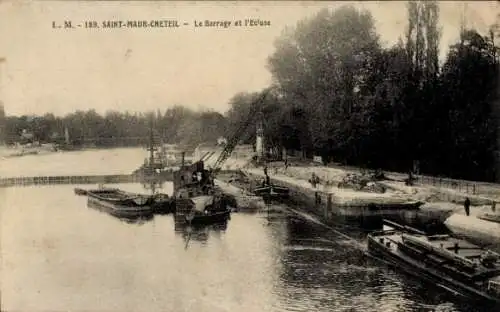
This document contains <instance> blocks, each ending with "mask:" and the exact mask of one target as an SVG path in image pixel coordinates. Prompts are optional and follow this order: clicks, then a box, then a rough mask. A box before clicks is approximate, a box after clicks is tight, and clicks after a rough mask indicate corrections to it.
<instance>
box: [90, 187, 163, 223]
mask: <svg viewBox="0 0 500 312" xmlns="http://www.w3.org/2000/svg"><path fill="white" fill-rule="evenodd" d="M86 195H87V198H88V200H87V205H88V206H89V207H92V208H96V209H98V210H102V211H105V212H107V213H109V214H111V215H113V216H115V217H119V218H140V217H145V218H147V217H149V216H150V215H152V214H153V208H152V206H153V205H154V204H155V198H154V197H153V196H144V195H139V194H132V193H128V192H124V191H121V190H119V189H98V190H88V191H87V192H86Z"/></svg>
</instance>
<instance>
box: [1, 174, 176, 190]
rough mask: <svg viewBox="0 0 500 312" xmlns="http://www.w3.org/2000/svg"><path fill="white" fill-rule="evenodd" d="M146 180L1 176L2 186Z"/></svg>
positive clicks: (140, 180)
mask: <svg viewBox="0 0 500 312" xmlns="http://www.w3.org/2000/svg"><path fill="white" fill-rule="evenodd" d="M166 181H171V179H166V178H162V179H161V182H166ZM144 182H148V179H146V178H144V177H142V176H137V175H134V174H115V175H65V176H36V177H11V178H0V187H16V186H30V185H53V184H118V183H144ZM157 182H160V181H157Z"/></svg>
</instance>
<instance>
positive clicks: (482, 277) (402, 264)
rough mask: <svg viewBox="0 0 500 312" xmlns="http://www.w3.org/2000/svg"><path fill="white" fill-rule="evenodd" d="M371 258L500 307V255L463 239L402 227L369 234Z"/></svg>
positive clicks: (447, 288)
mask: <svg viewBox="0 0 500 312" xmlns="http://www.w3.org/2000/svg"><path fill="white" fill-rule="evenodd" d="M368 254H369V255H370V256H373V257H374V258H376V259H379V260H382V261H384V262H386V263H388V264H390V265H392V266H394V267H397V268H400V269H402V270H404V271H406V272H407V273H409V274H412V275H415V276H417V277H419V278H422V279H423V280H426V281H428V282H431V283H433V284H435V285H437V286H440V287H441V288H444V289H446V290H448V291H451V292H453V293H455V294H459V295H462V296H464V297H466V298H469V299H473V300H474V301H475V300H477V301H479V302H490V303H494V304H500V255H499V254H497V253H494V252H492V251H490V250H486V249H483V248H481V247H479V246H477V245H474V244H471V243H469V242H467V241H465V240H463V239H459V238H455V237H453V236H450V235H425V234H424V233H421V232H419V231H416V230H415V231H411V230H409V229H408V227H403V226H401V227H400V228H399V229H397V228H391V229H388V230H382V231H375V232H373V233H371V234H369V235H368Z"/></svg>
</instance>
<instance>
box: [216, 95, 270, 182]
mask: <svg viewBox="0 0 500 312" xmlns="http://www.w3.org/2000/svg"><path fill="white" fill-rule="evenodd" d="M268 93H269V89H266V90H264V92H263V93H262V94H261V95H260V96H259V98H258V99H257V100H256V101H254V102H253V103H252V104H251V106H250V113H249V114H248V117H247V118H246V119H245V121H244V122H243V123H242V124H241V125H240V126H239V127H238V128H237V130H236V131H235V133H234V134H233V136H231V138H229V140H228V141H227V144H226V145H225V146H224V149H223V150H222V152H221V154H220V155H219V157H218V158H217V160H216V161H215V164H214V167H213V172H214V173H216V172H218V171H219V170H220V168H221V166H222V165H223V164H224V162H225V161H226V160H227V159H228V158H229V156H230V155H231V153H232V152H233V150H234V148H235V147H236V145H237V144H238V141H239V140H240V139H241V137H242V136H243V134H244V133H245V131H246V129H247V128H248V126H249V125H250V124H251V123H252V122H253V121H254V120H255V118H256V117H257V116H260V115H261V114H260V108H259V106H260V105H258V104H260V103H262V102H263V101H264V99H265V98H266V96H267V94H268ZM259 128H260V131H261V132H262V131H263V130H262V127H257V129H258V130H257V131H258V132H259ZM257 135H259V133H257ZM261 135H262V133H261Z"/></svg>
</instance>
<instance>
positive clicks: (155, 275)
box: [0, 149, 487, 312]
mask: <svg viewBox="0 0 500 312" xmlns="http://www.w3.org/2000/svg"><path fill="white" fill-rule="evenodd" d="M144 154H145V152H144V151H141V150H136V149H122V150H105V151H86V152H72V153H56V154H53V155H44V156H38V157H37V156H25V157H20V158H17V159H8V160H0V176H14V175H16V174H17V175H25V176H29V175H42V174H48V173H50V174H52V175H61V174H72V173H73V174H84V173H86V172H87V171H86V170H85V168H87V169H88V174H95V173H100V174H106V173H109V174H112V173H128V172H130V171H132V170H133V169H135V168H136V167H137V166H138V165H139V164H140V163H141V162H142V161H143V158H144ZM74 187H77V186H75V185H63V186H60V185H58V186H33V187H19V188H4V189H1V188H0V213H1V214H0V217H1V218H0V222H1V223H0V226H1V227H0V229H1V232H0V233H1V237H0V238H1V241H0V242H1V245H0V246H1V284H0V287H1V288H0V290H1V305H2V311H173V312H174V311H175V312H177V311H179V312H181V311H190V312H203V311H207V312H209V311H210V312H212V311H256V312H260V311H364V312H369V311H374V312H375V311H377V312H378V311H487V310H486V308H481V307H470V306H467V305H466V304H465V303H464V302H463V301H458V300H457V299H456V298H453V297H451V296H450V295H448V294H447V293H446V292H444V291H442V290H440V289H436V288H434V287H432V286H429V285H423V284H421V283H420V282H419V281H418V280H415V279H413V278H411V277H408V276H406V275H403V274H400V273H398V272H395V271H393V270H391V269H388V268H386V267H384V266H383V265H381V264H379V263H377V262H374V261H373V260H369V259H366V258H365V257H363V253H362V249H363V247H362V246H363V245H364V243H365V236H364V234H363V233H361V232H360V231H359V230H356V229H350V230H347V229H345V228H344V229H342V230H341V234H339V233H340V232H338V230H339V228H330V227H328V226H326V225H324V224H322V223H321V222H319V221H317V220H316V219H315V218H314V217H311V216H308V215H306V214H301V213H299V214H296V213H294V212H290V211H289V210H287V209H286V207H275V208H276V209H273V211H274V210H276V212H273V213H270V214H268V213H260V214H242V213H234V214H233V215H232V217H231V220H230V221H229V222H228V223H227V225H225V226H219V227H212V228H204V229H188V228H183V227H180V226H177V225H176V224H175V222H174V220H173V218H172V216H168V215H167V216H155V217H154V218H153V219H152V220H148V221H144V222H142V223H127V222H123V221H120V220H118V219H115V218H113V217H111V216H109V215H107V214H104V213H101V212H99V211H96V210H94V209H92V208H87V206H86V198H85V197H80V196H76V195H74V193H73V188H74ZM81 187H91V186H89V185H87V186H81ZM120 187H124V188H126V189H128V190H137V191H140V190H142V186H141V185H133V184H128V185H123V186H120ZM142 191H144V190H142ZM164 192H167V193H168V192H171V185H170V184H166V185H164ZM345 235H348V236H349V237H352V239H350V238H347V237H346V236H345ZM360 246H361V247H360Z"/></svg>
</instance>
